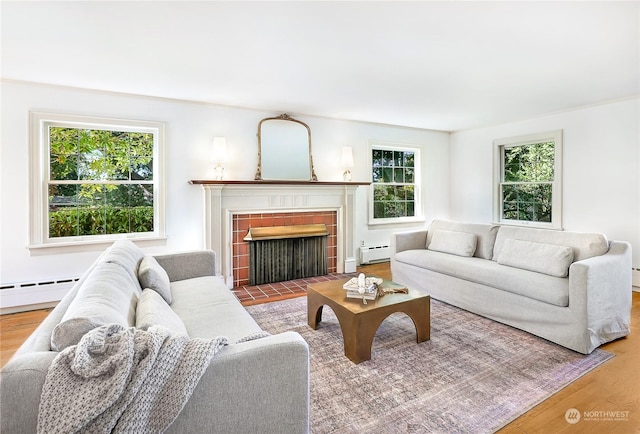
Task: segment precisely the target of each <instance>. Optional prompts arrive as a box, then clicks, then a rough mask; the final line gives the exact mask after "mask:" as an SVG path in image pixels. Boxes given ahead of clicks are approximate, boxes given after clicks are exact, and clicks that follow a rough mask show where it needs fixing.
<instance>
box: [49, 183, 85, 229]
mask: <svg viewBox="0 0 640 434" xmlns="http://www.w3.org/2000/svg"><path fill="white" fill-rule="evenodd" d="M76 189H77V186H76V185H49V236H50V237H71V236H77V235H78V202H77V195H76Z"/></svg>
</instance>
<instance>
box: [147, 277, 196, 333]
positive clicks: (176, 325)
mask: <svg viewBox="0 0 640 434" xmlns="http://www.w3.org/2000/svg"><path fill="white" fill-rule="evenodd" d="M156 325H159V326H163V327H165V328H167V329H168V330H169V332H170V333H171V334H172V335H175V334H184V335H186V334H187V329H186V328H185V326H184V323H183V322H182V320H181V319H180V317H179V316H178V314H176V313H175V312H174V311H173V309H171V307H169V305H168V304H167V302H166V301H165V300H164V298H162V296H160V294H158V293H157V292H156V291H154V290H153V289H149V288H145V289H143V290H142V295H141V296H140V299H139V300H138V306H137V308H136V328H139V329H142V330H147V329H148V328H149V327H151V326H156Z"/></svg>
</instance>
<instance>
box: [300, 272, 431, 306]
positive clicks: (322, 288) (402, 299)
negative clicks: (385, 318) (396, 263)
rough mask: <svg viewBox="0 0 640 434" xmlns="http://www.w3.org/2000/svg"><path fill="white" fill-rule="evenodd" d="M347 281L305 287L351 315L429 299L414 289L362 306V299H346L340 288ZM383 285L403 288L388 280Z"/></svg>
mask: <svg viewBox="0 0 640 434" xmlns="http://www.w3.org/2000/svg"><path fill="white" fill-rule="evenodd" d="M369 277H371V276H369ZM348 280H349V279H337V280H329V281H326V282H319V283H310V284H309V285H307V292H309V291H314V292H317V293H318V294H320V295H322V296H324V297H325V298H327V299H329V300H331V301H333V302H334V303H337V304H339V305H340V306H343V307H344V308H345V309H347V310H349V311H351V312H353V313H360V312H366V311H370V310H373V309H378V308H382V307H386V306H391V305H395V304H401V303H406V302H408V301H411V300H415V299H417V298H424V297H429V295H428V294H425V293H423V292H420V291H418V290H415V289H409V293H408V294H403V293H393V294H385V295H384V296H382V297H380V296H378V298H377V299H375V300H367V304H364V303H363V302H362V299H358V298H347V291H346V290H345V289H344V288H343V287H342V285H344V283H345V282H347V281H348ZM385 285H393V286H396V287H403V286H402V285H399V284H397V283H394V282H391V281H389V280H384V281H383V283H382V287H383V288H385Z"/></svg>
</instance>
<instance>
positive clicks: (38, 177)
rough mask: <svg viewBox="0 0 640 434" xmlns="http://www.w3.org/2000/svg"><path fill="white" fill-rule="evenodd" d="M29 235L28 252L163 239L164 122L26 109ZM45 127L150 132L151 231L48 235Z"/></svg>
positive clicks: (75, 249)
mask: <svg viewBox="0 0 640 434" xmlns="http://www.w3.org/2000/svg"><path fill="white" fill-rule="evenodd" d="M29 116H30V119H29V121H30V147H29V151H30V156H29V157H30V158H29V159H30V186H29V192H30V239H29V242H30V243H29V245H28V246H27V247H28V248H29V249H30V250H31V251H32V253H33V252H37V251H38V250H39V249H47V248H62V249H63V251H65V252H67V251H83V250H86V249H87V246H92V245H100V244H108V243H112V242H113V241H115V240H118V239H122V238H128V239H131V240H133V241H153V240H164V239H166V238H167V236H166V209H165V194H166V185H165V179H166V168H165V124H164V122H157V121H143V120H129V119H116V118H106V117H94V116H82V115H70V114H61V113H47V112H35V111H33V112H30V114H29ZM49 127H63V128H80V129H82V128H86V129H102V130H113V131H129V132H143V133H152V134H153V136H154V145H153V180H152V182H150V185H153V198H154V200H153V232H140V233H121V234H100V235H78V236H71V237H54V238H52V237H49V201H48V197H49V190H48V187H49V181H50V180H49V177H50V170H51V162H50V158H49V155H50V152H49V139H50V137H49Z"/></svg>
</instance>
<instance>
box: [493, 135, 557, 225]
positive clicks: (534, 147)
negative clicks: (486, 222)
mask: <svg viewBox="0 0 640 434" xmlns="http://www.w3.org/2000/svg"><path fill="white" fill-rule="evenodd" d="M494 160H495V161H494V172H495V178H496V182H495V184H496V185H495V189H496V190H495V191H496V193H495V194H494V210H495V211H494V213H495V216H494V218H495V220H496V221H497V222H499V223H502V224H514V225H522V226H525V225H526V226H537V227H546V228H554V229H561V228H562V221H561V218H562V188H561V179H562V131H561V130H559V131H553V132H550V133H543V134H535V135H532V136H526V137H513V138H509V139H499V140H495V141H494Z"/></svg>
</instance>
